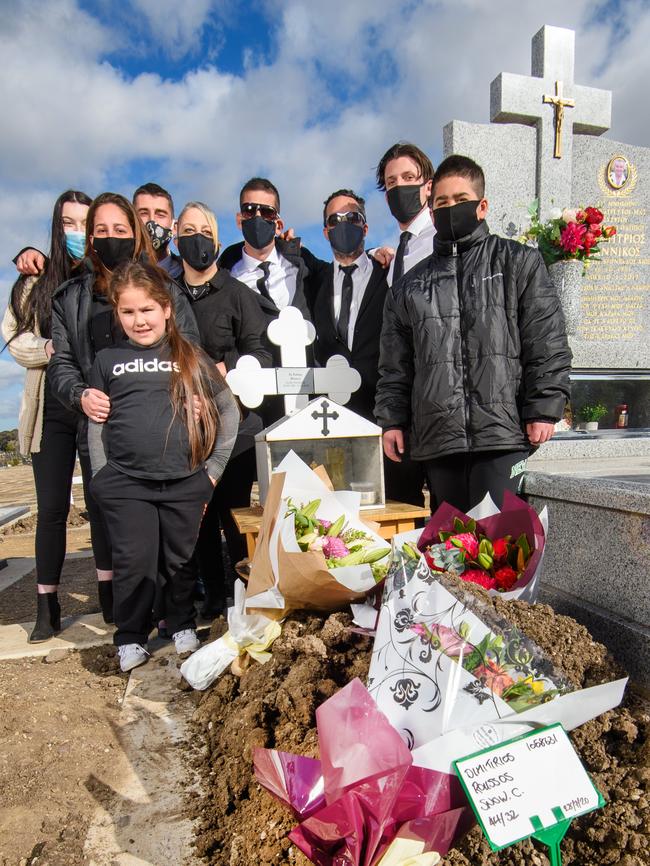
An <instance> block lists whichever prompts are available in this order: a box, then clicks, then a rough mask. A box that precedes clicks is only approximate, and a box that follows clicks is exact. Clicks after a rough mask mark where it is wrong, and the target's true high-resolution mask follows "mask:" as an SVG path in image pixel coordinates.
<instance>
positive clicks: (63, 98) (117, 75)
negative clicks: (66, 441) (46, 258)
mask: <svg viewBox="0 0 650 866" xmlns="http://www.w3.org/2000/svg"><path fill="white" fill-rule="evenodd" d="M544 24H551V25H555V26H561V27H569V28H572V29H574V30H575V31H576V82H577V83H579V84H585V85H591V86H594V87H604V88H607V89H610V90H612V91H613V117H612V129H611V132H610V133H608V137H611V138H615V139H617V140H619V141H625V142H628V143H630V144H638V145H647V144H648V143H649V140H650V135H649V132H650V115H649V113H648V111H647V110H646V108H645V107H644V106H647V82H648V81H649V80H650V52H649V51H648V48H647V46H648V45H649V44H650V4H649V3H648V2H644V0H620V2H598V0H589V2H587V0H572V2H570V3H568V2H567V0H546V2H545V3H544V4H541V3H539V2H538V0H536V2H530V0H517V2H511V0H496V2H490V3H488V2H484V0H439V2H434V0H402V2H400V0H328V2H325V3H323V2H321V0H246V2H240V0H182V2H179V0H122V2H120V3H119V4H118V3H115V2H111V0H94V2H90V0H88V2H75V0H0V56H1V57H2V76H1V78H0V116H2V119H3V124H2V127H3V128H2V134H1V135H0V225H1V226H2V232H1V233H0V305H2V307H3V308H4V305H5V304H6V298H7V292H8V290H9V288H10V286H11V284H12V282H13V273H12V268H11V266H10V260H11V258H12V257H13V255H14V254H15V253H16V252H17V251H18V250H19V249H20V248H22V247H23V246H25V245H27V244H35V245H37V246H41V247H47V244H48V237H47V233H48V223H49V220H50V216H51V209H52V204H53V202H54V200H55V198H56V197H57V196H58V195H59V194H60V193H61V192H62V191H63V190H64V189H67V188H69V187H73V188H77V189H83V190H85V191H86V192H87V193H88V194H89V195H91V196H92V195H96V194H97V193H99V192H102V191H104V190H107V189H110V190H113V191H117V192H122V193H124V194H126V195H128V196H130V195H131V193H132V191H133V189H134V188H135V187H136V186H137V185H139V184H140V183H143V182H146V181H150V180H155V181H157V182H158V183H160V184H161V185H162V186H164V187H166V188H167V189H169V190H170V191H171V192H172V194H173V196H174V200H175V202H176V205H177V210H178V209H179V207H180V206H181V205H182V204H183V202H184V201H187V200H189V199H193V198H199V199H202V200H203V201H205V202H207V203H208V204H209V205H210V206H211V207H213V209H214V210H215V211H216V212H217V215H218V218H219V225H220V234H221V240H222V241H223V242H224V243H225V244H227V243H230V242H233V241H235V240H238V239H239V236H238V234H237V230H236V227H235V225H234V213H235V211H236V210H237V193H238V190H239V188H240V187H241V185H242V183H243V182H244V181H245V180H246V179H247V178H248V177H250V176H252V175H257V174H261V175H264V176H268V177H270V178H271V179H272V180H273V181H274V182H275V183H276V185H277V186H278V187H279V189H280V193H281V196H282V213H283V216H284V218H285V222H286V223H287V224H288V225H292V226H294V227H295V228H296V230H297V232H298V233H300V234H301V235H302V236H303V238H305V239H306V240H307V242H308V244H309V245H310V247H312V248H313V249H314V251H315V252H317V253H320V254H322V255H323V256H326V255H327V249H326V247H325V246H324V244H323V243H322V237H320V226H319V220H320V219H321V214H322V202H323V199H324V198H325V197H326V196H327V195H328V194H329V193H330V192H331V191H332V190H334V189H336V188H339V187H352V188H354V189H356V190H358V191H359V192H361V193H362V194H365V195H366V196H367V198H368V217H369V223H370V236H371V240H372V241H376V242H381V241H387V240H391V239H392V236H393V234H394V232H393V225H394V223H392V221H391V219H390V215H389V214H388V211H387V209H386V206H385V203H384V201H383V197H382V196H381V195H380V194H378V193H377V192H376V191H374V182H373V177H374V167H375V165H376V164H377V161H378V159H379V157H380V156H381V155H382V153H383V152H384V151H385V150H386V149H387V148H388V147H389V146H390V145H391V144H393V143H394V142H395V141H397V140H399V139H408V140H412V141H415V142H416V143H417V144H418V145H419V146H421V147H422V148H423V149H424V150H426V151H427V152H428V153H429V154H430V155H431V157H432V159H433V161H434V163H435V162H437V161H438V160H439V159H440V156H441V151H442V128H443V126H444V125H445V124H446V123H447V122H448V121H450V120H453V119H458V120H467V121H476V122H487V121H488V120H489V86H490V82H491V81H492V79H493V78H495V77H496V76H497V75H498V74H499V73H500V72H502V71H505V72H515V73H522V74H528V73H530V40H531V38H532V36H533V35H534V34H535V33H536V32H537V30H539V28H540V27H541V26H543V25H544ZM488 182H489V178H488ZM21 381H22V370H21V369H20V368H19V367H17V365H15V364H14V363H13V361H12V360H11V358H10V357H9V356H8V355H7V353H6V352H5V353H4V354H3V355H2V357H1V358H0V389H1V393H0V430H1V429H5V428H6V427H9V426H15V424H16V418H17V411H18V405H19V393H20V383H21Z"/></svg>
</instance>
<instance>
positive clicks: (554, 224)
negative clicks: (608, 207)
mask: <svg viewBox="0 0 650 866" xmlns="http://www.w3.org/2000/svg"><path fill="white" fill-rule="evenodd" d="M528 213H529V215H530V226H529V228H528V229H527V230H526V232H525V233H524V234H523V235H522V236H521V238H520V239H519V240H520V241H521V242H522V243H526V244H528V243H533V244H535V245H536V246H537V247H538V249H539V251H540V253H541V254H542V256H543V258H544V261H545V262H546V265H547V266H548V265H552V264H554V263H555V262H559V261H564V260H566V259H578V260H580V261H582V262H584V263H585V267H586V264H587V262H588V261H590V260H596V261H598V260H599V259H598V254H599V253H600V244H602V243H604V242H605V241H608V240H609V239H610V238H612V237H614V235H615V234H616V228H615V227H614V226H605V225H604V220H605V217H604V215H603V213H602V211H600V210H598V208H596V207H585V208H582V209H581V210H571V209H569V208H565V209H564V210H560V208H553V209H552V210H551V213H550V217H549V219H547V220H546V221H545V222H542V221H541V220H540V218H539V201H538V199H535V201H534V202H533V203H532V204H531V206H530V207H529V208H528Z"/></svg>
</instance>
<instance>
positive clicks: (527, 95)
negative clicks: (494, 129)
mask: <svg viewBox="0 0 650 866" xmlns="http://www.w3.org/2000/svg"><path fill="white" fill-rule="evenodd" d="M574 57H575V33H574V32H573V30H566V29H564V28H562V27H549V26H548V25H547V26H544V27H542V29H541V30H540V31H539V32H538V33H536V34H535V36H534V37H533V44H532V62H531V75H532V77H528V76H526V75H514V74H512V73H509V72H502V73H501V75H499V76H497V77H496V78H495V79H494V81H493V82H492V84H491V86H490V119H491V120H492V122H494V123H523V124H526V125H528V126H535V127H537V190H536V192H537V198H538V199H539V204H540V214H541V217H542V219H546V218H547V217H548V213H549V211H550V209H551V208H552V207H570V206H571V205H572V204H575V202H573V203H572V202H571V174H572V149H573V134H572V133H573V132H576V133H582V134H584V135H601V134H602V133H603V132H606V131H607V130H608V129H609V125H610V122H611V116H612V95H611V92H610V91H608V90H597V89H596V88H593V87H582V86H580V85H577V84H575V82H574ZM565 108H568V111H566V112H565ZM512 168H513V171H515V170H516V166H513V167H512Z"/></svg>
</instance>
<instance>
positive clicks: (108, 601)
mask: <svg viewBox="0 0 650 866" xmlns="http://www.w3.org/2000/svg"><path fill="white" fill-rule="evenodd" d="M97 592H98V593H99V604H100V605H101V608H102V616H103V617H104V622H105V623H109V624H110V623H112V622H115V620H114V619H113V581H112V580H99V581H97Z"/></svg>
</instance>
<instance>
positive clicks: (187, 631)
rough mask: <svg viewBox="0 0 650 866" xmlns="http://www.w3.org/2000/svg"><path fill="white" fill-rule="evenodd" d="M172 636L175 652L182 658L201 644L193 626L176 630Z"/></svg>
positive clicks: (190, 653)
mask: <svg viewBox="0 0 650 866" xmlns="http://www.w3.org/2000/svg"><path fill="white" fill-rule="evenodd" d="M172 637H173V638H174V643H175V644H176V652H177V653H178V655H179V657H180V658H182V659H186V658H187V657H188V656H191V655H192V653H193V652H195V651H196V650H197V649H198V648H199V647H200V646H201V642H200V641H199V639H198V637H197V636H196V631H195V630H194V629H193V628H184V629H183V630H182V631H177V632H176V633H175V634H174V635H172Z"/></svg>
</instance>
